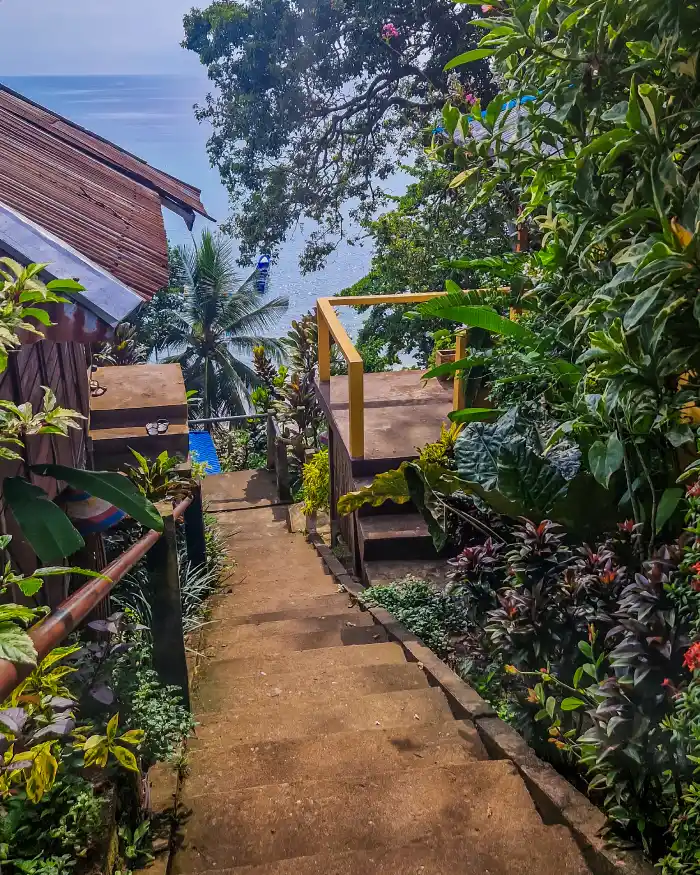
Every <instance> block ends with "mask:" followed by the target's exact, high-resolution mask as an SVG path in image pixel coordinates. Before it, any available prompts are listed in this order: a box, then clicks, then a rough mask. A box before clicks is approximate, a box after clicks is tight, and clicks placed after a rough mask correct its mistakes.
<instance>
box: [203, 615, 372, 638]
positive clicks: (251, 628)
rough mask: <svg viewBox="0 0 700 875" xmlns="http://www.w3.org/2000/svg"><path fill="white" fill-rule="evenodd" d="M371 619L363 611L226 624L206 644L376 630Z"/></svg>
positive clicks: (219, 625) (214, 627)
mask: <svg viewBox="0 0 700 875" xmlns="http://www.w3.org/2000/svg"><path fill="white" fill-rule="evenodd" d="M374 625H375V624H374V621H373V619H372V615H371V614H368V613H366V612H365V613H362V612H361V611H358V610H354V611H347V612H346V613H344V614H331V615H330V616H329V617H300V618H297V619H293V620H272V621H271V622H269V623H257V624H247V625H241V624H237V625H233V626H230V625H228V624H227V623H226V622H225V621H222V622H220V623H217V624H215V625H212V627H211V632H210V635H209V638H208V641H207V643H208V644H211V645H212V646H223V645H228V644H238V643H239V642H243V641H254V640H256V639H259V638H263V639H267V638H275V637H279V636H287V635H300V634H301V635H303V634H306V633H308V632H328V631H332V630H338V629H344V628H350V629H352V628H353V627H354V628H360V627H365V626H374Z"/></svg>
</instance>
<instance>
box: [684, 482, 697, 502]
mask: <svg viewBox="0 0 700 875" xmlns="http://www.w3.org/2000/svg"><path fill="white" fill-rule="evenodd" d="M686 494H687V495H688V496H690V498H697V497H698V496H700V480H698V482H697V483H693V485H692V486H689V487H688V488H687V489H686Z"/></svg>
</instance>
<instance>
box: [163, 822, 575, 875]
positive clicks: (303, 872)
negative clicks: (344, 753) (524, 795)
mask: <svg viewBox="0 0 700 875" xmlns="http://www.w3.org/2000/svg"><path fill="white" fill-rule="evenodd" d="M195 872H198V873H199V875H215V873H216V875H590V870H589V869H588V867H587V866H586V865H585V863H584V862H583V860H582V858H581V854H580V852H579V851H578V849H577V848H576V847H575V846H574V845H573V840H572V838H571V834H570V833H569V831H568V830H567V829H566V827H561V826H548V827H540V829H538V830H537V831H536V832H535V834H533V835H532V836H530V837H529V839H528V840H527V841H525V842H522V843H521V844H519V843H516V842H509V843H508V846H507V853H506V854H504V853H502V852H501V850H500V848H497V849H496V850H495V851H494V849H493V848H492V847H489V848H482V847H480V846H479V844H478V843H470V844H469V845H467V844H466V843H465V842H464V841H463V840H460V839H459V838H458V839H456V840H455V839H450V838H448V837H443V836H441V837H440V838H439V839H438V838H435V837H433V836H430V837H427V838H424V839H422V840H420V841H416V842H412V843H410V844H408V845H404V844H401V845H399V846H396V847H391V848H373V849H371V850H350V851H340V852H332V853H325V854H316V855H314V856H307V857H292V858H287V859H283V860H276V861H274V862H272V863H263V864H261V865H259V866H241V867H237V868H235V869H215V870H204V871H201V870H195V869H189V870H184V869H182V870H180V869H178V870H177V873H175V875H186V873H187V875H194V873H195Z"/></svg>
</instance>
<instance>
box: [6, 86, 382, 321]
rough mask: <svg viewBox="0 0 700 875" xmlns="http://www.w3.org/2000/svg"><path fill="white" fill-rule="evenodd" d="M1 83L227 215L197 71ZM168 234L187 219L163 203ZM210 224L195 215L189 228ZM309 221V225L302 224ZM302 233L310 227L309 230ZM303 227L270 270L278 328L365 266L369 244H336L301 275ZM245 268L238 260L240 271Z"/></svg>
mask: <svg viewBox="0 0 700 875" xmlns="http://www.w3.org/2000/svg"><path fill="white" fill-rule="evenodd" d="M2 82H3V84H5V85H7V86H8V87H9V88H12V89H14V90H15V91H18V92H19V93H20V94H23V95H25V96H26V97H28V98H30V99H31V100H34V101H36V102H37V103H40V104H42V105H43V106H46V107H47V108H48V109H51V110H52V111H54V112H56V113H59V114H60V115H63V116H65V117H67V118H69V119H70V120H71V121H74V122H76V123H77V124H79V125H81V126H83V127H85V128H87V129H89V130H91V131H94V132H95V133H97V134H100V136H103V137H105V138H106V139H108V140H111V141H113V142H114V143H116V144H117V145H118V146H121V147H123V148H124V149H127V150H128V151H130V152H133V153H134V154H135V155H138V156H139V157H140V158H143V159H145V160H146V161H148V163H149V164H152V165H153V166H154V167H158V168H159V169H161V170H164V171H166V172H167V173H170V174H172V175H173V176H176V177H178V178H179V179H182V180H184V181H185V182H188V183H190V184H191V185H195V186H197V188H200V189H201V190H202V201H203V203H204V205H205V207H206V209H207V211H208V213H209V214H210V215H211V216H213V217H214V218H216V219H217V220H219V221H221V220H224V219H226V218H227V216H228V213H229V210H228V194H227V192H226V190H225V188H224V187H223V185H222V184H221V181H220V179H219V174H218V171H217V170H215V169H214V168H212V167H211V166H210V163H209V157H208V155H207V150H206V143H207V139H208V137H209V133H210V129H209V127H208V125H207V124H206V123H200V122H198V121H197V120H196V118H195V115H194V109H193V106H194V104H196V103H198V102H201V101H202V100H203V98H204V96H205V95H206V93H207V90H208V85H209V83H208V81H207V79H206V77H205V76H204V75H203V74H202V76H201V77H195V76H170V75H164V76H127V75H124V76H122V75H119V76H26V77H25V76H21V77H16V76H7V77H3V79H2ZM164 218H165V223H166V230H167V232H168V237H169V239H170V240H171V242H172V243H174V244H182V243H187V242H189V241H190V240H191V237H190V232H189V231H188V230H187V228H186V226H185V223H184V222H183V221H182V219H180V218H179V217H178V216H176V215H175V214H174V213H171V212H170V211H169V210H165V211H164ZM206 226H211V223H210V222H208V221H207V220H206V219H202V218H200V217H198V218H197V222H196V223H195V227H194V234H195V236H196V235H197V233H198V232H199V230H200V229H202V228H203V227H206ZM308 227H309V228H310V225H309V226H308ZM307 233H308V231H307ZM303 244H304V228H299V229H297V230H296V232H295V233H294V234H293V236H291V238H290V239H288V240H287V241H286V243H285V244H284V246H283V248H282V250H281V252H280V255H279V257H278V259H277V261H276V262H275V264H274V266H273V268H272V270H271V274H270V287H269V290H270V293H271V294H274V295H286V296H287V297H288V298H289V310H288V312H287V315H286V318H285V319H283V320H281V322H280V325H279V334H278V336H281V335H282V334H284V333H285V332H286V330H287V328H288V326H289V324H290V323H291V320H292V319H296V318H298V317H299V316H301V315H302V314H304V313H306V312H307V311H308V310H309V309H311V307H313V305H314V302H315V300H316V298H318V297H321V296H325V295H331V294H334V293H335V292H339V291H341V290H342V289H344V288H346V287H347V286H349V285H352V284H353V283H354V282H357V280H359V279H361V278H362V277H363V276H364V275H365V274H366V273H367V270H368V267H369V262H370V258H371V250H370V248H369V247H367V246H349V245H347V244H341V246H340V247H339V248H338V250H337V251H336V252H335V253H334V254H333V255H332V256H331V257H330V258H329V260H328V265H327V267H326V268H325V270H323V271H320V272H317V273H313V274H307V275H306V276H302V274H301V272H300V270H299V264H298V259H299V254H300V252H301V250H302V248H303ZM244 275H246V269H245V268H241V276H244ZM342 311H343V312H342V313H341V314H340V315H341V318H342V319H343V322H344V323H345V324H346V326H347V327H348V328H349V329H350V330H351V331H352V332H353V333H354V331H355V330H356V328H357V326H358V324H359V318H360V317H358V316H357V315H356V314H355V312H354V311H351V310H348V308H342Z"/></svg>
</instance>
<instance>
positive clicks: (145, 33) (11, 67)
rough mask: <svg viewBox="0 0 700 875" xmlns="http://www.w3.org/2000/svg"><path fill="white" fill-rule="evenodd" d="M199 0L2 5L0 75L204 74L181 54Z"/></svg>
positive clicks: (6, 1)
mask: <svg viewBox="0 0 700 875" xmlns="http://www.w3.org/2000/svg"><path fill="white" fill-rule="evenodd" d="M204 5H205V3H204V2H198V0H2V2H0V37H2V51H1V52H0V76H61V75H64V76H67V75H71V74H73V75H91V74H114V73H119V74H123V73H136V74H149V73H182V74H184V75H197V74H202V73H203V70H202V67H201V66H200V64H199V59H198V58H197V56H196V55H195V54H194V53H193V52H188V51H186V50H185V49H182V48H180V42H181V40H182V37H183V28H182V18H183V15H184V14H185V13H186V12H188V11H189V10H190V8H191V7H192V6H200V7H201V6H204Z"/></svg>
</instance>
